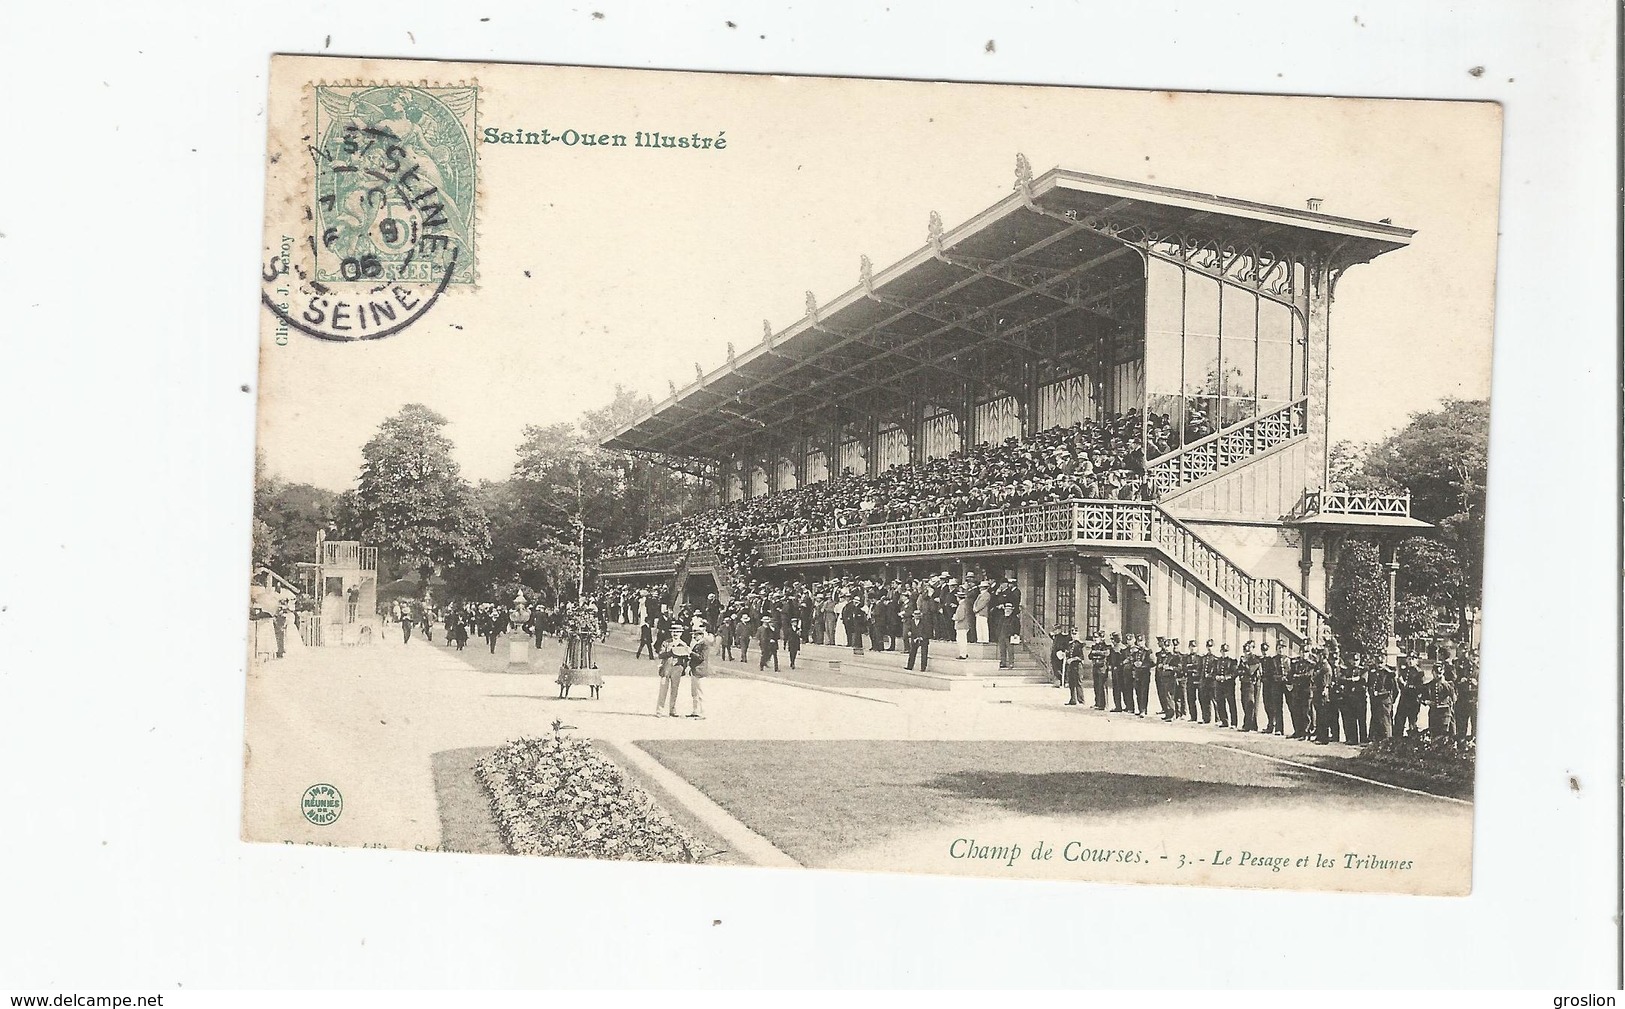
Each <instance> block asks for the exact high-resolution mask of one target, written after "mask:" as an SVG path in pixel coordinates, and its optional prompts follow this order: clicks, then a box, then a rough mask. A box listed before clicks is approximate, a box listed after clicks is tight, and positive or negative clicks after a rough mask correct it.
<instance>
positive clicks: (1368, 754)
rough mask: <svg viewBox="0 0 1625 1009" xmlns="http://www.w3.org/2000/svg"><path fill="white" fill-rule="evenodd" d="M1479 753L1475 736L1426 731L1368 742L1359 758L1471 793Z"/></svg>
mask: <svg viewBox="0 0 1625 1009" xmlns="http://www.w3.org/2000/svg"><path fill="white" fill-rule="evenodd" d="M1476 753H1477V749H1476V746H1475V744H1474V741H1473V740H1472V739H1461V738H1458V737H1456V736H1449V735H1434V734H1432V733H1427V732H1424V733H1420V734H1416V735H1410V736H1406V737H1404V738H1402V739H1379V740H1377V741H1376V742H1374V743H1368V744H1366V746H1365V748H1364V749H1362V750H1361V751H1360V756H1359V758H1358V759H1359V761H1360V762H1361V763H1364V764H1368V765H1370V766H1371V767H1373V768H1383V769H1386V770H1389V771H1393V772H1397V773H1398V774H1399V775H1401V776H1404V777H1407V778H1411V779H1412V780H1415V781H1417V782H1418V783H1421V784H1424V785H1433V786H1437V787H1438V788H1440V789H1442V790H1445V791H1449V792H1452V793H1462V792H1466V793H1470V792H1471V791H1472V789H1473V769H1474V765H1475V760H1474V757H1475V755H1476Z"/></svg>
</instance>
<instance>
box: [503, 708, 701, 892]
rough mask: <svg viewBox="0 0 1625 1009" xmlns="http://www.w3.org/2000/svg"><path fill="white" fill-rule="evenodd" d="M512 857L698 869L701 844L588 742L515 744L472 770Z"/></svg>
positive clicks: (556, 739) (554, 739) (557, 739)
mask: <svg viewBox="0 0 1625 1009" xmlns="http://www.w3.org/2000/svg"><path fill="white" fill-rule="evenodd" d="M474 775H475V777H477V778H478V779H479V780H480V784H482V785H484V786H485V789H486V791H487V792H489V793H490V801H491V814H492V817H493V819H495V821H496V825H497V830H498V832H499V833H500V834H501V835H502V841H503V843H504V844H505V845H506V846H507V848H508V850H509V851H511V852H513V853H514V854H515V855H552V856H555V857H562V858H614V859H630V860H637V861H645V862H698V861H700V860H701V859H702V858H703V857H704V852H703V851H702V849H701V846H700V844H699V843H698V842H697V841H696V840H695V839H694V838H693V837H692V836H691V835H690V834H689V833H688V832H687V831H685V830H683V829H682V828H681V827H679V826H678V825H677V824H676V823H674V822H672V819H671V817H670V816H668V815H667V814H666V812H665V811H664V810H663V809H661V808H660V807H659V806H658V805H657V804H656V803H655V801H654V800H653V799H651V798H650V797H649V796H648V794H647V793H645V792H644V791H643V790H642V789H640V788H638V787H637V786H636V785H634V784H633V783H632V782H630V781H628V780H627V779H626V776H625V775H624V774H622V773H621V769H620V768H619V767H617V766H615V764H614V762H613V761H611V760H609V759H608V758H606V757H605V756H603V754H601V753H599V752H598V751H597V750H595V749H594V748H593V746H592V744H591V743H590V742H589V741H588V740H585V739H579V738H576V737H573V736H562V735H553V736H549V737H544V738H540V739H518V740H514V741H512V742H510V743H507V744H505V745H503V746H501V747H498V748H497V749H496V750H495V751H494V752H492V753H491V754H490V755H489V756H487V757H485V758H484V759H483V760H480V761H479V762H478V763H476V764H475V765H474Z"/></svg>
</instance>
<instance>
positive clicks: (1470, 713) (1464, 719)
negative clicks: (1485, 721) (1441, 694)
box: [1455, 658, 1478, 739]
mask: <svg viewBox="0 0 1625 1009" xmlns="http://www.w3.org/2000/svg"><path fill="white" fill-rule="evenodd" d="M1459 668H1460V670H1461V673H1460V675H1458V676H1457V677H1456V711H1455V715H1456V735H1458V736H1460V737H1462V738H1464V739H1465V738H1466V737H1468V736H1472V735H1475V734H1476V733H1477V732H1478V667H1477V666H1475V665H1473V663H1472V661H1471V660H1470V659H1467V658H1463V659H1462V660H1461V663H1460V667H1459Z"/></svg>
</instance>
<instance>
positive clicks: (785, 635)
mask: <svg viewBox="0 0 1625 1009" xmlns="http://www.w3.org/2000/svg"><path fill="white" fill-rule="evenodd" d="M592 598H593V599H594V600H595V604H596V605H597V607H598V609H599V613H600V615H601V616H602V618H603V620H604V621H605V622H606V623H617V622H618V623H623V624H634V625H638V626H639V628H640V631H639V633H640V640H641V641H642V642H643V643H644V644H647V645H649V649H648V652H649V654H650V656H651V657H653V656H654V655H655V654H656V653H658V651H659V649H660V646H661V644H662V642H663V641H664V640H665V639H666V637H668V636H669V635H670V634H671V633H672V632H673V630H672V629H673V628H674V627H688V626H690V625H691V624H692V622H693V620H694V619H695V618H698V619H699V620H700V621H703V623H702V624H698V625H695V626H703V627H704V628H705V629H707V631H708V632H709V633H712V634H715V635H716V636H717V639H718V645H719V649H720V651H719V654H718V660H719V661H721V660H736V661H739V662H748V661H749V658H750V651H751V646H752V645H753V644H754V645H755V646H756V647H757V649H758V655H759V658H758V662H759V663H761V664H763V665H764V666H765V664H766V663H767V662H769V661H774V662H775V665H776V660H775V659H774V654H775V653H776V652H777V650H778V649H779V647H780V646H783V647H784V648H785V650H786V651H787V652H788V656H789V661H790V667H791V668H792V669H793V668H795V657H796V652H797V650H798V649H799V647H800V645H803V644H827V645H843V646H845V647H848V648H852V649H854V650H858V651H861V650H863V649H864V648H868V649H871V650H873V651H877V652H878V651H899V652H907V653H908V668H910V669H912V668H914V667H915V663H916V661H918V663H919V668H920V669H922V670H924V669H926V668H927V663H928V662H929V660H930V653H931V643H932V642H933V641H935V642H957V643H958V645H959V647H958V651H957V652H956V653H955V655H954V657H955V658H960V659H962V658H965V657H966V648H967V647H968V645H970V644H971V643H973V642H983V643H997V644H999V645H1000V656H999V664H1000V665H1001V666H1014V664H1015V648H1016V645H1015V644H1014V643H1013V641H1014V640H1015V639H1019V638H1020V635H1021V614H1022V612H1023V610H1022V599H1021V591H1020V589H1019V588H1018V587H1017V585H1016V582H1015V580H1014V578H1013V577H1011V573H1009V572H1006V574H1005V576H1004V577H1002V578H999V577H995V576H994V575H993V573H992V572H988V573H985V574H984V575H981V576H978V575H977V574H976V573H975V572H966V576H965V579H964V580H963V581H961V580H960V579H958V578H954V577H953V576H952V575H950V573H949V572H947V571H944V572H942V573H941V574H940V575H928V576H924V577H917V578H916V577H905V578H894V579H891V580H890V581H887V580H885V579H880V578H871V577H864V576H860V575H844V576H839V577H832V578H824V579H806V578H801V577H799V576H790V577H787V578H783V579H777V580H774V579H769V578H754V579H750V580H748V581H740V582H736V583H735V584H734V589H733V592H732V594H731V595H730V598H729V600H728V601H727V602H726V603H724V602H722V601H721V600H720V599H719V598H718V597H717V596H716V595H715V594H712V595H710V596H709V597H708V598H707V599H706V600H705V601H704V602H699V603H679V604H678V605H677V606H676V607H675V608H674V606H673V602H672V600H671V599H670V598H669V595H668V590H667V588H666V587H665V586H657V587H653V588H636V587H633V586H631V585H623V584H619V583H615V582H609V581H604V582H601V583H600V585H599V589H598V591H597V592H596V593H595V594H594V596H593V597H592ZM640 654H642V649H640Z"/></svg>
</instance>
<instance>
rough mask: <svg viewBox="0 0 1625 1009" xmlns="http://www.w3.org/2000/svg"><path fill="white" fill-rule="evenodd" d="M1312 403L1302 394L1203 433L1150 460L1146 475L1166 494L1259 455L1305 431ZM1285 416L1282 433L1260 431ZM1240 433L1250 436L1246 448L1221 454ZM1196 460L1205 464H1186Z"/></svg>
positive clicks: (1280, 430)
mask: <svg viewBox="0 0 1625 1009" xmlns="http://www.w3.org/2000/svg"><path fill="white" fill-rule="evenodd" d="M1308 407H1309V399H1308V397H1307V396H1305V397H1301V398H1299V399H1295V400H1293V401H1292V402H1290V403H1284V404H1282V405H1281V406H1279V407H1276V408H1275V409H1273V410H1270V411H1268V412H1267V413H1261V414H1256V415H1254V416H1252V417H1248V418H1246V419H1245V420H1239V421H1237V422H1236V423H1234V424H1231V425H1229V426H1227V427H1222V428H1220V429H1219V430H1217V431H1215V432H1213V433H1212V434H1207V435H1203V436H1202V437H1200V438H1198V439H1196V440H1195V441H1193V442H1189V443H1187V444H1184V445H1181V446H1180V447H1179V448H1176V449H1174V450H1173V451H1171V452H1164V453H1163V454H1162V455H1159V456H1157V457H1156V458H1155V459H1151V460H1148V461H1147V462H1146V464H1145V474H1146V478H1147V479H1148V480H1150V481H1151V484H1152V486H1154V487H1156V489H1157V491H1158V492H1159V493H1164V494H1166V493H1168V492H1170V491H1174V490H1178V489H1179V488H1180V487H1183V486H1184V485H1186V484H1188V483H1194V482H1195V481H1197V480H1200V479H1203V478H1204V477H1208V476H1211V475H1212V474H1214V473H1217V472H1218V471H1219V470H1221V469H1223V468H1225V467H1226V466H1229V465H1231V463H1232V462H1234V461H1239V460H1240V459H1244V458H1247V457H1249V456H1254V455H1257V454H1258V453H1260V452H1264V451H1266V450H1268V449H1271V448H1274V447H1275V446H1276V445H1280V444H1282V443H1284V442H1286V441H1289V440H1291V439H1293V438H1296V437H1297V436H1299V435H1301V434H1303V433H1305V432H1306V431H1307V430H1308V427H1307V424H1308V414H1307V411H1308ZM1283 419H1284V420H1285V427H1283V428H1280V429H1279V432H1278V433H1279V436H1278V437H1275V436H1271V437H1265V436H1263V435H1261V434H1260V432H1263V431H1265V430H1266V426H1270V425H1276V424H1277V422H1279V421H1281V420H1283ZM1271 430H1274V428H1273V427H1272V428H1271ZM1240 436H1247V444H1246V445H1245V446H1244V450H1243V451H1241V452H1239V453H1237V454H1236V458H1235V459H1224V458H1221V456H1222V455H1223V454H1224V453H1223V450H1224V449H1225V448H1226V443H1228V442H1233V441H1235V440H1236V439H1237V438H1238V437H1240ZM1209 455H1211V456H1212V459H1211V464H1209V460H1207V459H1206V457H1207V456H1209ZM1193 460H1202V465H1201V466H1200V467H1197V466H1194V465H1189V466H1188V465H1185V463H1186V462H1187V461H1193ZM1198 470H1200V471H1199V472H1198Z"/></svg>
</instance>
